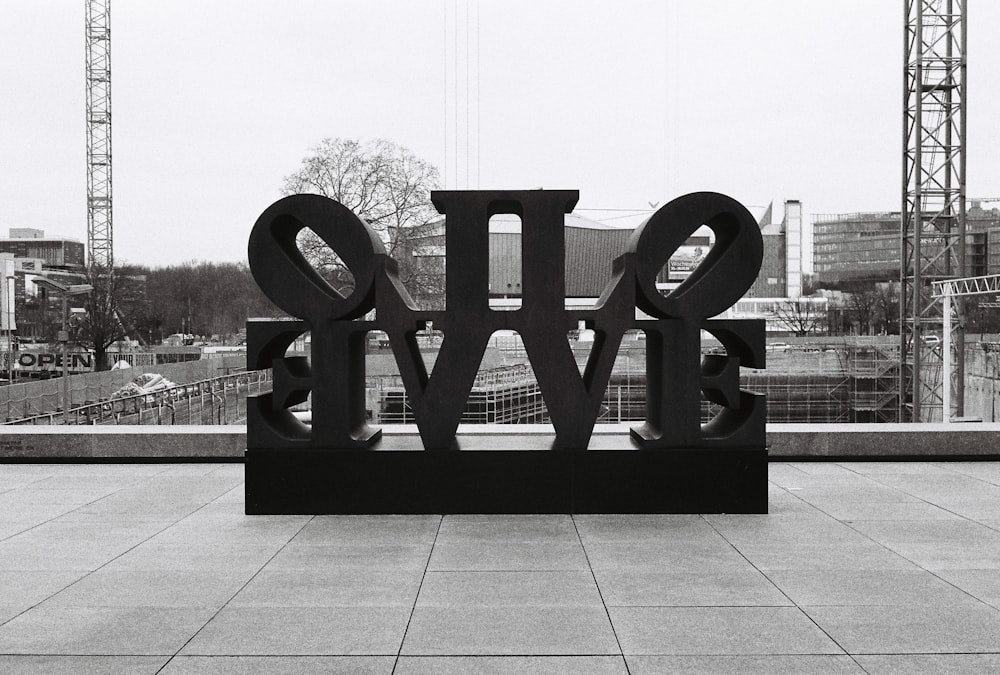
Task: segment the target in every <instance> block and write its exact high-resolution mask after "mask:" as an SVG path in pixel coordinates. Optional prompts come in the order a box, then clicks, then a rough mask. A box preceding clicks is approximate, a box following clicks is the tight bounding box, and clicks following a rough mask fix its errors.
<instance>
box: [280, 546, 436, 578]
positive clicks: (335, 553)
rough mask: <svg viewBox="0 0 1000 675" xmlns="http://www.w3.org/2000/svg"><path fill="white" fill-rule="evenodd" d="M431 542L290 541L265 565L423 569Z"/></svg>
mask: <svg viewBox="0 0 1000 675" xmlns="http://www.w3.org/2000/svg"><path fill="white" fill-rule="evenodd" d="M331 541H334V540H333V538H331ZM432 546H433V543H432V542H426V543H420V544H368V543H364V542H361V543H347V544H340V543H330V544H325V545H319V544H300V543H298V541H297V540H293V541H292V542H290V543H289V544H288V545H287V546H283V547H282V548H281V550H280V551H278V553H277V555H275V556H274V558H273V559H272V560H271V561H270V562H268V569H272V570H324V569H364V570H400V571H408V570H423V569H425V568H426V567H427V561H428V560H429V559H430V555H431V548H432Z"/></svg>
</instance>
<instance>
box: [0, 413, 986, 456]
mask: <svg viewBox="0 0 1000 675" xmlns="http://www.w3.org/2000/svg"><path fill="white" fill-rule="evenodd" d="M629 426H630V425H628V424H609V425H599V426H598V427H597V429H596V430H595V432H594V440H593V441H592V443H591V447H592V448H594V447H604V446H607V445H609V444H610V445H616V446H617V445H624V444H625V443H627V442H628V429H629ZM382 429H383V434H384V436H385V438H386V439H387V440H389V439H393V438H394V437H407V436H409V437H412V439H416V427H414V426H410V425H400V426H384V427H382ZM551 435H552V429H551V427H549V426H547V425H492V424H485V425H469V426H463V427H461V428H460V430H459V438H460V439H462V438H466V439H469V442H468V443H467V445H469V446H476V445H479V444H491V443H492V439H488V438H487V437H489V436H494V437H496V440H497V442H499V443H500V444H503V445H504V446H506V447H511V445H512V443H513V444H517V443H523V445H524V446H525V447H524V449H543V448H544V446H545V441H546V437H551ZM515 439H518V440H515ZM414 442H415V440H414ZM767 450H768V457H769V459H771V460H772V461H774V460H783V459H796V460H797V459H802V460H808V459H813V458H817V459H827V460H829V459H841V458H845V459H874V460H885V459H903V458H905V459H956V458H961V459H1000V423H995V422H990V423H987V422H956V423H952V424H940V423H938V424H768V425H767ZM245 452H246V426H245V425H229V426H215V425H210V426H197V425H178V426H152V425H143V426H70V427H66V426H60V425H55V426H31V427H28V426H13V425H11V426H0V462H25V461H67V462H69V461H74V460H75V461H105V462H116V461H156V460H162V461H185V460H189V461H243V458H244V455H245Z"/></svg>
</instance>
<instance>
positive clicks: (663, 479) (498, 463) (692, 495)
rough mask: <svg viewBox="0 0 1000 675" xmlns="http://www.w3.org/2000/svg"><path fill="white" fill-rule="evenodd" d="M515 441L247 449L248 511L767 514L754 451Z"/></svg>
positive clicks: (761, 458) (761, 455)
mask: <svg viewBox="0 0 1000 675" xmlns="http://www.w3.org/2000/svg"><path fill="white" fill-rule="evenodd" d="M518 438H519V436H511V435H503V436H499V435H498V436H492V437H491V436H488V435H478V436H476V438H475V440H474V442H469V441H468V439H462V437H461V436H460V437H459V442H460V444H461V445H462V447H463V449H462V450H461V451H459V452H433V451H425V450H422V449H417V447H419V439H415V440H412V441H411V442H412V443H413V444H414V445H415V446H417V447H414V448H408V447H407V445H408V443H407V442H406V438H405V437H396V438H392V437H389V438H387V439H383V441H382V442H381V443H380V444H379V446H378V448H377V449H372V450H347V451H338V450H316V449H296V450H288V449H263V448H254V449H249V450H247V453H246V512H247V514H389V513H398V514H418V513H441V514H446V513H495V514H499V513H767V451H766V449H765V448H763V447H752V448H725V449H691V450H683V449H682V450H657V451H648V450H636V449H635V448H633V447H631V446H630V444H629V443H628V440H627V439H624V443H621V445H622V446H623V447H598V448H596V449H595V448H594V447H593V446H594V445H595V444H594V443H592V444H591V446H592V447H591V449H589V450H587V451H585V452H561V451H551V450H545V449H538V448H531V446H532V445H537V444H538V441H537V440H534V439H532V437H526V440H527V442H524V443H521V444H518V443H517V439H518ZM463 440H465V443H463ZM491 445H501V446H502V447H500V448H497V449H488V447H489V446H491ZM519 445H520V447H518V446H519ZM598 445H601V444H598ZM604 445H605V446H607V445H609V444H604ZM611 445H614V444H611ZM470 446H472V447H470Z"/></svg>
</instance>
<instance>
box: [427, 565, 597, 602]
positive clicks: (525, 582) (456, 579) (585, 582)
mask: <svg viewBox="0 0 1000 675" xmlns="http://www.w3.org/2000/svg"><path fill="white" fill-rule="evenodd" d="M417 607H418V608H424V607H603V602H602V600H601V595H600V593H599V592H598V589H597V584H596V583H594V576H593V574H592V573H591V572H590V571H589V570H579V571H577V570H561V571H545V572H532V571H522V572H435V571H429V572H427V574H426V576H425V577H424V581H423V585H422V586H421V587H420V597H419V598H418V600H417Z"/></svg>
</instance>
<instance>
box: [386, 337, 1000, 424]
mask: <svg viewBox="0 0 1000 675" xmlns="http://www.w3.org/2000/svg"><path fill="white" fill-rule="evenodd" d="M573 346H574V353H575V354H576V357H577V362H578V364H579V365H580V367H581V368H582V367H583V365H584V364H585V362H586V358H587V356H588V354H589V349H590V345H589V344H588V343H586V342H578V343H576V344H574V345H573ZM712 349H713V348H712V347H710V346H708V347H706V350H705V351H706V352H709V351H711V350H712ZM941 349H942V347H941V345H940V343H935V344H930V343H928V344H926V345H924V347H923V352H924V353H923V356H924V363H925V369H926V370H925V376H926V377H927V379H928V380H929V381H930V383H931V384H934V379H935V377H936V378H937V384H938V386H940V378H941V376H942V371H943V368H942V364H941V358H940V357H941ZM968 352H969V353H968V355H967V362H968V363H969V365H970V371H971V373H975V375H970V377H969V378H968V383H967V386H966V391H965V399H966V410H967V415H966V416H965V417H963V418H962V419H963V420H967V421H973V420H975V421H986V422H993V421H996V419H997V418H996V414H997V411H996V405H995V403H994V399H995V395H996V392H997V391H998V389H1000V374H998V359H1000V337H998V336H977V337H976V339H975V340H974V341H970V342H969V343H968ZM434 356H436V355H435V354H434V353H433V350H429V351H428V356H427V357H426V358H427V360H429V361H430V362H431V363H433V358H434ZM935 359H936V360H935ZM484 364H485V365H484V367H483V368H482V369H481V370H480V374H479V376H478V377H477V379H476V383H475V385H474V387H473V390H472V393H471V394H470V396H469V401H468V405H467V408H466V410H465V413H464V414H463V417H462V422H463V423H465V424H535V423H544V422H548V418H547V414H546V410H545V403H544V402H543V401H542V397H541V392H540V391H539V388H538V384H537V382H536V381H535V378H534V374H533V372H532V369H531V364H530V363H529V361H528V358H527V355H526V353H525V352H524V350H523V348H522V347H521V346H520V344H519V340H518V339H517V337H516V336H504V337H502V338H495V339H494V342H493V343H492V345H491V347H490V348H488V350H487V356H486V358H485V359H484ZM932 364H935V365H934V367H932ZM368 365H369V376H368V397H367V401H368V410H369V414H370V417H371V419H372V421H373V422H374V423H377V424H412V423H413V422H414V418H413V412H412V410H411V409H410V407H409V404H408V402H407V399H406V394H405V391H404V389H403V384H402V381H401V379H400V378H399V375H398V373H393V372H392V370H393V365H392V363H391V360H386V359H385V355H384V354H383V355H374V356H370V357H369V363H368ZM645 368H646V359H645V342H644V340H642V339H639V337H638V334H634V333H633V334H631V335H630V336H628V337H627V338H626V340H625V341H624V342H623V345H622V349H621V351H620V352H619V355H618V358H617V360H616V362H615V368H614V371H613V373H612V375H611V378H610V381H609V383H608V386H607V389H606V391H605V394H604V402H603V405H602V412H601V416H600V418H599V420H598V421H599V422H604V423H621V422H632V421H642V420H643V419H645V414H646V410H645V405H646V372H645ZM373 369H374V372H373ZM899 379H900V358H899V344H898V337H897V336H873V337H841V338H833V337H824V338H820V337H815V338H800V339H795V338H789V342H782V343H780V344H773V345H772V346H771V347H770V348H769V349H768V351H767V368H766V369H761V370H755V369H750V368H744V369H743V373H742V376H741V388H742V389H744V390H747V391H751V392H753V393H757V394H763V395H765V396H766V397H767V419H768V421H769V422H785V423H831V422H832V423H888V422H897V421H899V410H900V402H899ZM717 412H718V411H717V409H715V408H714V406H713V405H712V404H710V403H709V402H708V401H704V400H703V401H702V418H703V422H708V421H709V420H710V419H711V418H712V417H714V415H715V414H716V413H717ZM925 412H926V414H927V415H928V417H929V418H930V419H928V420H927V421H933V422H940V421H942V416H943V412H942V410H941V409H940V408H938V409H936V410H934V409H928V410H927V411H925Z"/></svg>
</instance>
